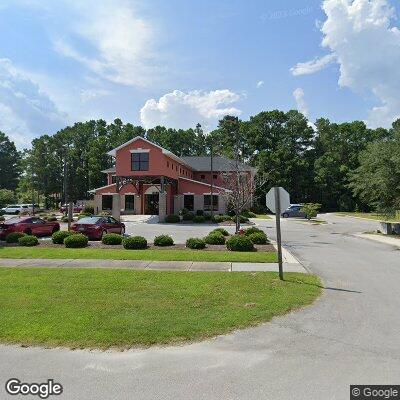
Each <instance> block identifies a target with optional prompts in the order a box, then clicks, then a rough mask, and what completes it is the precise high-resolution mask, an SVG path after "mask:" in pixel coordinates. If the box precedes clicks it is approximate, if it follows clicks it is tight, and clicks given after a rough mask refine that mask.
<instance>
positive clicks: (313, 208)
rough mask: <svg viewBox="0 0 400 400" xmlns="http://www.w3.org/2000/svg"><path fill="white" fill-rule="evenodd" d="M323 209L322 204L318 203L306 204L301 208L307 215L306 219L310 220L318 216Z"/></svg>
mask: <svg viewBox="0 0 400 400" xmlns="http://www.w3.org/2000/svg"><path fill="white" fill-rule="evenodd" d="M320 208H321V204H318V203H306V204H304V205H303V206H302V207H301V211H302V212H303V213H305V214H306V218H307V219H308V220H310V219H311V218H315V217H316V216H317V215H318V211H319V210H320Z"/></svg>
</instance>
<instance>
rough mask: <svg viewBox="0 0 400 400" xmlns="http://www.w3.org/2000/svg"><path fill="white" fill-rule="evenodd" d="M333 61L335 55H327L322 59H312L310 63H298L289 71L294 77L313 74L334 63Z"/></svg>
mask: <svg viewBox="0 0 400 400" xmlns="http://www.w3.org/2000/svg"><path fill="white" fill-rule="evenodd" d="M335 59H336V56H335V54H327V55H326V56H323V57H317V58H314V60H311V61H307V62H304V63H298V64H296V65H295V66H294V67H293V68H291V69H290V71H291V72H292V74H293V75H294V76H298V75H310V74H314V73H316V72H318V71H320V70H321V69H323V68H325V67H326V66H327V65H329V64H331V63H332V62H333V61H335Z"/></svg>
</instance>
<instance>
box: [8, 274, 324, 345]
mask: <svg viewBox="0 0 400 400" xmlns="http://www.w3.org/2000/svg"><path fill="white" fill-rule="evenodd" d="M285 279H286V281H280V280H279V279H278V275H277V273H274V272H258V273H226V272H191V273H187V272H156V271H129V270H100V269H93V270H86V269H57V270H55V269H48V268H32V269H24V268H0V342H3V343H18V344H23V345H44V346H67V347H70V348H101V349H106V348H109V347H116V348H120V349H123V348H129V347H135V346H149V345H153V344H166V343H177V342H182V341H187V340H200V339H203V338H207V337H210V336H215V335H218V334H223V333H227V332H229V331H232V330H233V329H237V328H244V327H248V326H252V325H256V324H259V323H261V322H264V321H268V320H270V319H271V318H272V317H274V316H276V315H281V314H284V313H287V312H289V311H291V310H293V309H296V308H299V307H303V306H305V305H308V304H311V303H312V302H313V301H314V300H315V299H316V298H317V297H318V296H319V294H320V292H321V287H320V281H319V279H318V278H317V277H316V276H313V275H308V274H295V273H287V274H285Z"/></svg>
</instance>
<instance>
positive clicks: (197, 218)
mask: <svg viewBox="0 0 400 400" xmlns="http://www.w3.org/2000/svg"><path fill="white" fill-rule="evenodd" d="M193 222H194V223H196V224H202V223H203V222H206V218H205V217H204V215H195V216H194V218H193Z"/></svg>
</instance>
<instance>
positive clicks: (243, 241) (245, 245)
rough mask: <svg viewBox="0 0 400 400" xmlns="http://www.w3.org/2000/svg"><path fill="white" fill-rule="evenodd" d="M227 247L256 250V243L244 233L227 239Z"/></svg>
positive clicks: (237, 249)
mask: <svg viewBox="0 0 400 400" xmlns="http://www.w3.org/2000/svg"><path fill="white" fill-rule="evenodd" d="M226 247H227V249H228V250H231V251H253V250H254V244H253V242H252V241H251V240H250V238H248V237H247V236H244V235H235V236H231V237H230V238H229V239H228V240H227V241H226Z"/></svg>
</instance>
